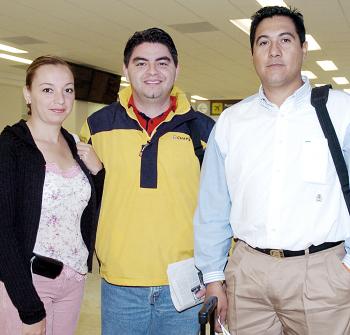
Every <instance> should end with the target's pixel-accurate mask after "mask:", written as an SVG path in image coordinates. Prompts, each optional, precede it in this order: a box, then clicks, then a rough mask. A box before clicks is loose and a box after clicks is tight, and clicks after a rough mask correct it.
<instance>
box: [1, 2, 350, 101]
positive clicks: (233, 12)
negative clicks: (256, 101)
mask: <svg viewBox="0 0 350 335" xmlns="http://www.w3.org/2000/svg"><path fill="white" fill-rule="evenodd" d="M285 2H286V3H287V4H288V5H291V6H293V7H296V8H298V9H300V10H301V11H302V13H303V14H304V18H305V23H306V29H307V32H308V33H311V34H312V35H313V36H314V37H315V38H316V40H317V41H318V43H319V44H320V45H321V47H322V50H319V51H311V52H309V54H308V58H307V60H306V62H305V64H304V68H303V69H304V70H311V71H313V72H314V73H315V74H316V75H317V76H318V77H319V79H317V80H314V81H313V82H314V83H319V82H320V83H331V82H332V80H331V78H332V77H333V76H346V77H347V78H348V79H349V80H350V0H290V1H288V0H285ZM259 8H260V6H259V4H258V3H257V2H256V1H255V0H96V1H95V0H56V1H50V0H0V43H5V44H9V45H11V46H13V47H17V48H20V49H25V50H28V51H29V54H26V55H24V57H26V58H30V59H34V58H35V57H37V56H40V55H44V54H54V55H58V56H61V57H63V58H65V59H67V60H70V61H73V62H75V63H78V64H86V65H90V66H92V67H95V68H100V69H104V70H107V71H110V72H114V73H118V74H121V69H122V59H123V58H122V54H123V49H124V45H125V42H126V40H127V39H128V38H129V37H130V36H131V35H132V34H133V33H134V32H135V31H136V30H143V29H146V28H149V27H154V26H156V27H160V28H163V29H164V30H166V31H167V32H169V33H170V35H171V36H172V37H173V39H174V41H175V44H176V46H177V49H178V52H179V59H180V71H181V72H180V76H179V79H178V85H179V86H181V87H182V88H183V89H184V90H185V91H186V92H187V93H189V94H197V95H200V96H203V97H206V98H209V99H230V98H232V99H234V98H243V97H245V96H247V95H250V94H252V93H254V92H255V91H256V90H257V87H258V84H259V81H258V79H257V77H256V75H255V72H254V69H253V66H252V64H251V55H250V47H249V37H248V35H246V34H245V33H243V32H242V31H240V30H239V29H238V28H236V27H235V26H233V25H232V24H231V23H230V22H229V19H241V18H249V17H250V16H251V15H252V14H253V13H254V12H255V11H256V10H258V9H259ZM191 23H202V24H197V25H192V28H208V29H207V30H211V31H206V32H192V33H186V32H180V31H179V28H183V29H186V28H187V26H180V27H179V26H175V25H183V24H191ZM175 28H176V29H175ZM190 28H191V27H190ZM8 41H11V42H8ZM316 60H333V61H334V62H335V64H336V65H337V66H338V71H332V72H324V71H323V70H322V69H321V68H320V67H319V66H318V65H317V64H316V63H315V61H316ZM24 68H25V67H24V66H22V65H19V63H15V62H12V61H8V60H3V59H0V83H6V84H11V85H22V84H23V82H24ZM332 84H333V87H335V88H350V85H346V86H338V85H336V84H335V83H334V82H333V83H332Z"/></svg>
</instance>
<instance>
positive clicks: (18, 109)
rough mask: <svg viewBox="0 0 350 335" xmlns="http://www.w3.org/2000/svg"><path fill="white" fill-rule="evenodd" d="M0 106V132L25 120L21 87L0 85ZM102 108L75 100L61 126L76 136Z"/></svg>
mask: <svg viewBox="0 0 350 335" xmlns="http://www.w3.org/2000/svg"><path fill="white" fill-rule="evenodd" d="M0 106H1V108H0V130H2V129H3V128H4V127H5V126H7V125H10V124H14V123H15V122H17V121H18V120H19V119H21V118H25V117H26V114H27V107H26V105H25V102H24V99H23V96H22V87H18V86H10V85H4V84H0ZM103 106H105V105H102V104H95V103H91V102H85V101H79V100H76V101H75V102H74V107H73V111H72V113H71V114H70V115H69V116H68V118H67V119H66V121H65V122H64V124H63V126H64V127H65V128H66V129H67V130H69V131H70V132H73V133H76V134H78V133H79V132H80V129H81V127H82V125H83V123H84V121H85V120H86V118H87V117H88V116H89V115H91V114H92V113H94V112H95V111H97V110H99V109H100V108H102V107H103Z"/></svg>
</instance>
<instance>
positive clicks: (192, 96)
mask: <svg viewBox="0 0 350 335" xmlns="http://www.w3.org/2000/svg"><path fill="white" fill-rule="evenodd" d="M191 99H195V100H208V99H207V98H203V97H200V96H199V95H191Z"/></svg>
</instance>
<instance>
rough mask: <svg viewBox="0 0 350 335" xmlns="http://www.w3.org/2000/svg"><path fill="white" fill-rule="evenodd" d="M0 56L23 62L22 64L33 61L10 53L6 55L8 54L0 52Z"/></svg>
mask: <svg viewBox="0 0 350 335" xmlns="http://www.w3.org/2000/svg"><path fill="white" fill-rule="evenodd" d="M0 58H4V59H8V60H12V61H14V62H18V63H24V64H31V63H32V62H33V61H32V60H30V59H27V58H22V57H17V56H12V55H8V54H0Z"/></svg>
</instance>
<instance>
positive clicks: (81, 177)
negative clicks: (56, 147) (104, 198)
mask: <svg viewBox="0 0 350 335" xmlns="http://www.w3.org/2000/svg"><path fill="white" fill-rule="evenodd" d="M90 196H91V186H90V184H89V181H88V179H87V177H86V176H85V174H84V172H83V171H82V170H81V168H80V166H79V165H74V166H72V167H71V168H70V169H68V170H60V168H59V167H58V166H57V164H56V163H46V173H45V182H44V189H43V198H42V206H41V217H40V223H39V230H38V235H37V238H36V243H35V247H34V252H35V253H37V254H39V255H43V256H47V257H51V258H54V259H58V260H60V261H62V262H63V263H64V264H65V265H67V266H69V267H71V268H72V269H74V270H75V271H77V272H79V273H81V274H85V273H86V272H87V258H88V255H89V252H88V249H87V247H86V245H85V243H84V240H83V237H82V235H81V231H80V219H81V216H82V214H83V211H84V209H85V207H86V206H87V204H88V202H89V199H90Z"/></svg>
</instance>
